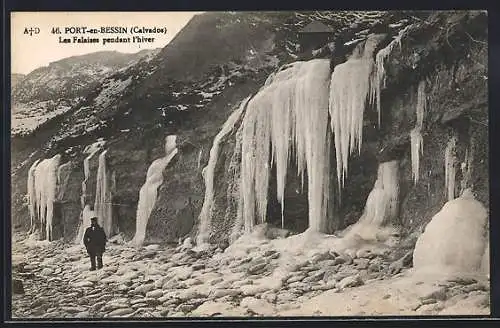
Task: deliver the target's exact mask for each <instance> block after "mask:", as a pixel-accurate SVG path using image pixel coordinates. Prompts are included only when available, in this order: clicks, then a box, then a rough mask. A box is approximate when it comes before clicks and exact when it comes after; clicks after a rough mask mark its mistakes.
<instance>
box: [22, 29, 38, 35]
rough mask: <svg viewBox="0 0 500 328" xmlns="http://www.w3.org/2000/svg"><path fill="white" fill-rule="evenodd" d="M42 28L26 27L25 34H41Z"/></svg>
mask: <svg viewBox="0 0 500 328" xmlns="http://www.w3.org/2000/svg"><path fill="white" fill-rule="evenodd" d="M39 33H40V29H39V28H38V27H29V28H28V27H25V28H24V33H23V34H28V35H29V36H33V34H39Z"/></svg>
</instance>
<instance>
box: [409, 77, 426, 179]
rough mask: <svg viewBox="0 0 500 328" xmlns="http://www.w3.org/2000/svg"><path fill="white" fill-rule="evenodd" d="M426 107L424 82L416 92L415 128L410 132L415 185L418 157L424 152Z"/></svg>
mask: <svg viewBox="0 0 500 328" xmlns="http://www.w3.org/2000/svg"><path fill="white" fill-rule="evenodd" d="M426 106H427V102H426V93H425V80H422V81H420V83H419V85H418V91H417V108H416V116H417V121H416V123H415V127H414V128H413V129H412V130H411V132H410V143H411V168H412V170H411V172H412V177H413V181H414V183H415V184H416V183H417V182H418V178H419V168H420V155H421V154H422V153H423V151H424V148H423V147H424V146H423V143H424V142H423V139H422V127H423V124H424V115H425V108H426Z"/></svg>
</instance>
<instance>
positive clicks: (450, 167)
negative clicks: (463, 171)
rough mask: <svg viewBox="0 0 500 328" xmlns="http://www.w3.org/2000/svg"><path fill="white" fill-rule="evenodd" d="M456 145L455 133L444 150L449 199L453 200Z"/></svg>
mask: <svg viewBox="0 0 500 328" xmlns="http://www.w3.org/2000/svg"><path fill="white" fill-rule="evenodd" d="M456 146H457V137H456V136H455V135H453V136H452V137H451V138H450V140H449V141H448V144H447V145H446V149H445V151H444V168H445V180H444V183H445V190H446V194H447V197H448V201H450V200H453V199H454V198H455V175H456V168H455V164H456V163H455V162H456V155H455V151H456V149H455V148H456Z"/></svg>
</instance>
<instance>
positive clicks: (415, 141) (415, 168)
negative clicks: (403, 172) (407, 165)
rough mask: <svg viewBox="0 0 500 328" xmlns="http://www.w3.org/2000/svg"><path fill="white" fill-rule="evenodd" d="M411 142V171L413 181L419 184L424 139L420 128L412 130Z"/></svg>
mask: <svg viewBox="0 0 500 328" xmlns="http://www.w3.org/2000/svg"><path fill="white" fill-rule="evenodd" d="M410 143H411V173H412V178H413V182H414V183H415V184H417V182H418V178H419V169H420V155H421V154H422V153H423V151H424V148H423V139H422V134H421V132H420V129H419V128H418V127H416V128H414V129H412V130H411V132H410Z"/></svg>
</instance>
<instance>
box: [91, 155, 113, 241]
mask: <svg viewBox="0 0 500 328" xmlns="http://www.w3.org/2000/svg"><path fill="white" fill-rule="evenodd" d="M107 152H108V151H107V150H105V151H103V152H102V153H101V154H100V155H99V166H98V168H97V185H96V192H95V203H94V211H95V214H96V216H97V218H98V220H99V224H100V225H101V226H102V227H103V229H104V231H105V232H106V235H107V236H108V237H109V236H111V234H112V232H113V231H112V227H113V205H112V203H111V189H110V183H109V175H108V168H107V165H106V154H107Z"/></svg>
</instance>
